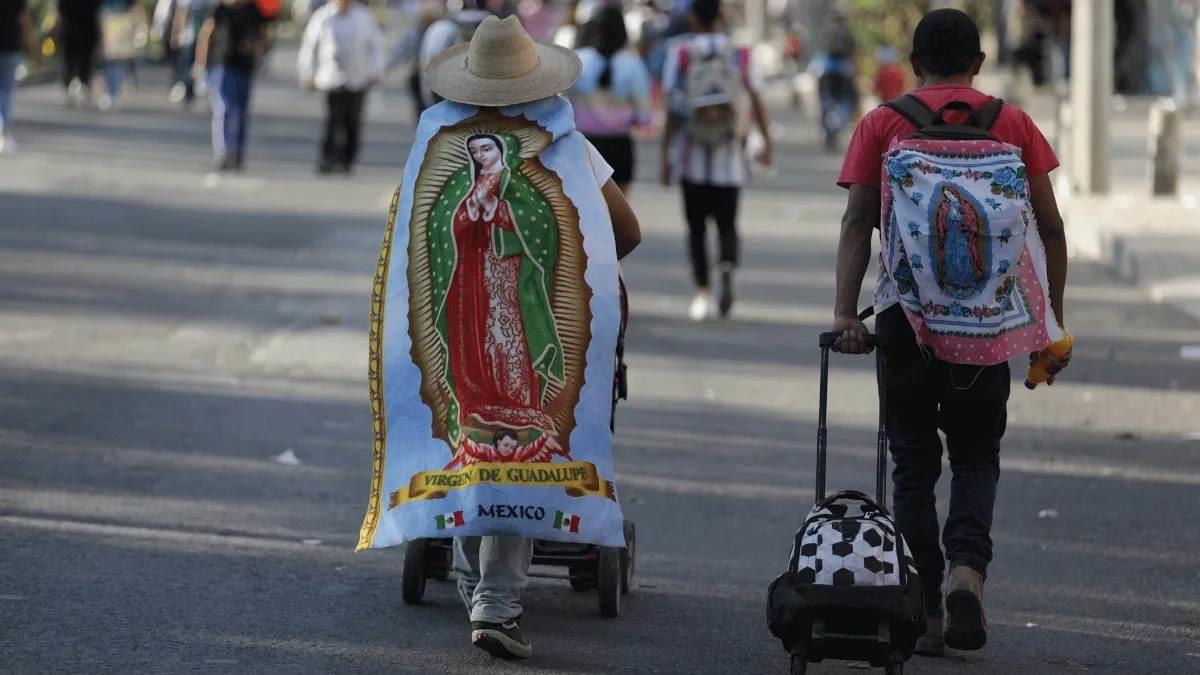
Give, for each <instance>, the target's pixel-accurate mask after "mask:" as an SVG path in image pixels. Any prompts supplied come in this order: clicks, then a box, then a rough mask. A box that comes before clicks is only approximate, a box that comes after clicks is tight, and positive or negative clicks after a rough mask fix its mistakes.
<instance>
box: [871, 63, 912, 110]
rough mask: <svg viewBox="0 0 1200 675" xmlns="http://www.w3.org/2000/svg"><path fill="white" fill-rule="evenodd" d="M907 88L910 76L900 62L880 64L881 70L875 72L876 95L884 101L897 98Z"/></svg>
mask: <svg viewBox="0 0 1200 675" xmlns="http://www.w3.org/2000/svg"><path fill="white" fill-rule="evenodd" d="M907 88H908V76H907V74H906V73H905V72H904V69H903V68H901V67H900V66H899V65H898V64H895V63H889V64H887V65H884V66H880V68H879V72H878V73H876V74H875V95H876V96H878V97H879V98H880V99H882V100H884V101H890V100H892V99H894V98H896V97H897V96H899V95H901V94H903V93H904V91H905V90H906V89H907Z"/></svg>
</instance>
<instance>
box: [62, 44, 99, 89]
mask: <svg viewBox="0 0 1200 675" xmlns="http://www.w3.org/2000/svg"><path fill="white" fill-rule="evenodd" d="M62 60H63V61H62V62H63V71H62V75H63V85H64V86H67V85H70V84H71V80H76V79H77V80H79V83H80V84H82V85H83V86H84V87H91V86H92V71H94V70H95V69H96V61H95V56H94V54H93V50H90V49H87V50H85V49H80V50H78V51H64V52H63V55H62Z"/></svg>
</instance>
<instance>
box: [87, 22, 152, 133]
mask: <svg viewBox="0 0 1200 675" xmlns="http://www.w3.org/2000/svg"><path fill="white" fill-rule="evenodd" d="M100 33H101V39H100V44H101V48H102V52H101V53H102V54H103V56H104V93H102V94H101V95H100V97H99V98H98V99H97V101H96V106H97V107H98V108H99V109H100V110H101V111H108V110H111V109H112V108H113V107H114V106H117V105H118V104H119V103H120V100H121V94H122V93H123V90H124V86H125V80H126V79H127V78H129V77H130V76H132V75H133V73H134V69H135V67H136V66H135V65H134V63H135V60H136V59H137V58H138V57H139V56H140V55H141V53H142V50H143V49H145V47H146V44H147V42H148V37H149V24H148V22H147V21H146V13H145V12H144V11H142V6H141V4H140V3H138V2H137V0H104V4H103V6H102V7H101V10H100Z"/></svg>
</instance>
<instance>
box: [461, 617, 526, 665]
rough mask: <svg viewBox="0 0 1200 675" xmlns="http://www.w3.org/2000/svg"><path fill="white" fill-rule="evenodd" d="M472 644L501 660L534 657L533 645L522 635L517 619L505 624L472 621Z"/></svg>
mask: <svg viewBox="0 0 1200 675" xmlns="http://www.w3.org/2000/svg"><path fill="white" fill-rule="evenodd" d="M471 644H473V645H475V646H476V647H479V648H480V649H482V650H483V651H485V652H487V653H489V654H491V655H492V656H495V657H497V658H501V659H527V658H529V657H531V656H533V645H531V644H529V641H528V640H526V639H525V638H524V637H523V636H522V635H521V627H520V626H518V625H517V619H510V620H508V621H505V622H504V623H489V622H487V621H472V622H471Z"/></svg>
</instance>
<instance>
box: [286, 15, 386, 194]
mask: <svg viewBox="0 0 1200 675" xmlns="http://www.w3.org/2000/svg"><path fill="white" fill-rule="evenodd" d="M384 61H385V55H384V45H383V32H382V31H381V30H379V26H378V25H377V24H376V23H375V17H374V16H372V14H371V10H369V9H367V8H366V7H364V6H362V5H361V4H359V3H358V2H357V0H334V2H331V3H329V4H327V5H325V6H324V7H322V8H321V9H318V10H317V12H316V14H313V15H312V18H311V19H309V22H308V27H307V28H305V30H304V40H303V42H302V43H301V45H300V58H299V64H298V65H299V70H300V80H301V82H302V83H303V85H304V87H305V88H306V89H309V90H318V91H321V92H322V93H324V94H325V103H326V105H325V135H324V140H323V141H322V143H321V159H320V162H319V163H318V165H317V171H318V173H322V174H329V173H333V172H334V171H340V172H342V173H346V174H349V173H350V172H351V171H353V170H354V160H355V159H356V158H357V157H358V147H359V139H360V138H361V136H362V120H363V103H364V102H365V101H366V97H367V91H368V90H369V89H370V88H371V87H372V86H373V85H374V84H375V83H377V82H378V81H379V79H380V78H381V77H382V76H383V67H384Z"/></svg>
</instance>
